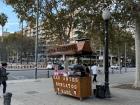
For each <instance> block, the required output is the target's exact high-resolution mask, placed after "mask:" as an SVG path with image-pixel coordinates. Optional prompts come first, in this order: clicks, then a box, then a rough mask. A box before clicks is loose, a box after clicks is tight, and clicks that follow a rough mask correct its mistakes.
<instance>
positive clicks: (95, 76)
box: [91, 63, 98, 82]
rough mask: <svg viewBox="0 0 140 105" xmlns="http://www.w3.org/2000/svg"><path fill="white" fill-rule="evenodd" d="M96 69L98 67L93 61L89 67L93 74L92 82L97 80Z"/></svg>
mask: <svg viewBox="0 0 140 105" xmlns="http://www.w3.org/2000/svg"><path fill="white" fill-rule="evenodd" d="M97 70H98V67H97V65H96V63H94V64H93V66H92V67H91V71H92V75H93V82H97V80H96V78H97Z"/></svg>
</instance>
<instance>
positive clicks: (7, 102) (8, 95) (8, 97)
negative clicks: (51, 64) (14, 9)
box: [3, 92, 12, 105]
mask: <svg viewBox="0 0 140 105" xmlns="http://www.w3.org/2000/svg"><path fill="white" fill-rule="evenodd" d="M11 98H12V93H10V92H8V93H6V94H5V95H4V101H3V105H11Z"/></svg>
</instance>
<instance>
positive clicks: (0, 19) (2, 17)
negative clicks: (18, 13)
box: [0, 13, 8, 36]
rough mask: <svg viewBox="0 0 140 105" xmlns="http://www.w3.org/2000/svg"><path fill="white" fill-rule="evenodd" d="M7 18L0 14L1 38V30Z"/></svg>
mask: <svg viewBox="0 0 140 105" xmlns="http://www.w3.org/2000/svg"><path fill="white" fill-rule="evenodd" d="M7 18H8V17H7V16H6V15H5V14H4V13H1V14H0V25H1V26H2V36H3V28H4V26H5V24H6V23H7Z"/></svg>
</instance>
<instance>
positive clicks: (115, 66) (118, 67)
mask: <svg viewBox="0 0 140 105" xmlns="http://www.w3.org/2000/svg"><path fill="white" fill-rule="evenodd" d="M110 68H111V69H115V70H119V69H120V66H119V65H111V66H110Z"/></svg>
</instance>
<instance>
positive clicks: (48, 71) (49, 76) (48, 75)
mask: <svg viewBox="0 0 140 105" xmlns="http://www.w3.org/2000/svg"><path fill="white" fill-rule="evenodd" d="M47 74H48V78H49V77H50V76H49V70H48V73H47Z"/></svg>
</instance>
